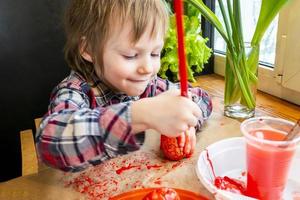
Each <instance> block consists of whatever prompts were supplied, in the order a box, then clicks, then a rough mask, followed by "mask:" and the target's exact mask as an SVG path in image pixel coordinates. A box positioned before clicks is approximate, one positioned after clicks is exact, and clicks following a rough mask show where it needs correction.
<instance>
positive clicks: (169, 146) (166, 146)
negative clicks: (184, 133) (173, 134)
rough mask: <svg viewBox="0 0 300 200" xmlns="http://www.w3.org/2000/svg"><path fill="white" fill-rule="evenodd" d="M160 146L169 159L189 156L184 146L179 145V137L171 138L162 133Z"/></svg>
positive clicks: (175, 159) (176, 159)
mask: <svg viewBox="0 0 300 200" xmlns="http://www.w3.org/2000/svg"><path fill="white" fill-rule="evenodd" d="M160 148H161V150H162V152H163V154H164V156H165V157H166V158H167V159H169V160H174V161H178V160H181V159H183V158H186V157H188V156H187V155H186V154H185V153H184V151H183V148H180V147H179V137H177V138H170V137H167V136H165V135H161V139H160Z"/></svg>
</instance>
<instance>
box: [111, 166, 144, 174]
mask: <svg viewBox="0 0 300 200" xmlns="http://www.w3.org/2000/svg"><path fill="white" fill-rule="evenodd" d="M132 168H140V166H131V165H130V164H129V165H128V166H124V167H121V168H120V169H117V170H116V173H117V174H121V173H123V172H124V171H126V170H129V169H132Z"/></svg>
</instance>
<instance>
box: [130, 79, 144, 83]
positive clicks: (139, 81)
mask: <svg viewBox="0 0 300 200" xmlns="http://www.w3.org/2000/svg"><path fill="white" fill-rule="evenodd" d="M128 80H129V81H131V82H134V83H143V82H146V81H148V79H145V80H133V79H128Z"/></svg>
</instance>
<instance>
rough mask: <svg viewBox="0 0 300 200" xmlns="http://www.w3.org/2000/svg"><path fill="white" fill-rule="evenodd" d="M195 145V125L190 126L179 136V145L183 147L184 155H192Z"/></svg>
mask: <svg viewBox="0 0 300 200" xmlns="http://www.w3.org/2000/svg"><path fill="white" fill-rule="evenodd" d="M195 146H196V130H195V127H190V128H189V129H188V130H187V131H185V132H184V133H181V135H180V136H179V147H180V148H183V153H184V154H185V155H186V157H188V158H189V157H190V156H191V155H193V153H194V150H195Z"/></svg>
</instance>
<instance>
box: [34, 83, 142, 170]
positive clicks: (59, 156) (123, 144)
mask: <svg viewBox="0 0 300 200" xmlns="http://www.w3.org/2000/svg"><path fill="white" fill-rule="evenodd" d="M84 95H85V94H84V93H82V92H80V91H76V90H73V89H69V88H65V89H61V90H59V91H58V92H57V93H56V95H55V97H53V99H52V101H51V103H50V106H49V112H48V116H45V117H44V119H43V121H42V123H41V126H40V130H39V132H38V134H37V138H36V143H37V144H36V146H37V150H38V152H39V156H40V158H41V159H42V160H43V161H44V162H45V163H46V164H48V165H50V166H51V167H54V168H59V169H62V170H64V171H79V170H81V169H84V168H86V167H87V166H88V165H89V164H96V163H99V162H102V161H105V160H107V159H109V158H112V157H115V156H116V155H119V154H124V153H127V151H129V150H136V149H138V147H139V144H138V143H137V142H136V140H135V137H134V135H133V134H132V130H131V115H130V104H131V102H128V103H119V104H115V105H112V106H108V107H98V108H96V109H90V105H89V101H88V98H85V96H84Z"/></svg>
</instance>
